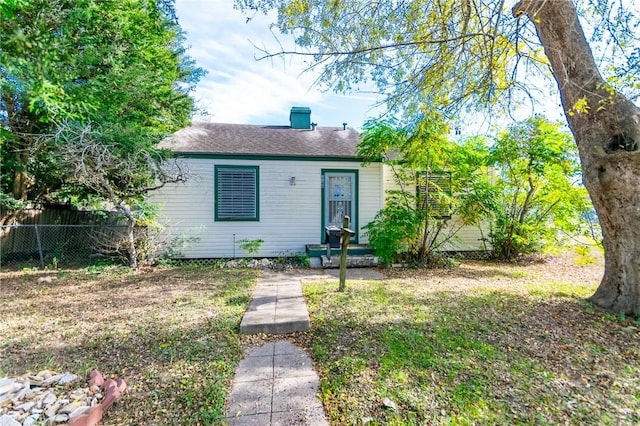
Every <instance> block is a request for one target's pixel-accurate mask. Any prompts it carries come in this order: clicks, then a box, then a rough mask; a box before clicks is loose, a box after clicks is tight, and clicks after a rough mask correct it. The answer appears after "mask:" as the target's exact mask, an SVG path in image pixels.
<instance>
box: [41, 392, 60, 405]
mask: <svg viewBox="0 0 640 426" xmlns="http://www.w3.org/2000/svg"><path fill="white" fill-rule="evenodd" d="M56 399H58V398H56V396H55V395H54V394H53V392H47V393H46V394H44V399H43V400H42V403H43V404H44V405H51V404H53V403H54V402H56Z"/></svg>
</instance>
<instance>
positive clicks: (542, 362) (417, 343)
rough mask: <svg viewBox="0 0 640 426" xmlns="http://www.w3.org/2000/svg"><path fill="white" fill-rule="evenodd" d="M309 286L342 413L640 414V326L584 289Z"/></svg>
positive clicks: (318, 348)
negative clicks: (580, 294)
mask: <svg viewBox="0 0 640 426" xmlns="http://www.w3.org/2000/svg"><path fill="white" fill-rule="evenodd" d="M305 295H306V296H307V298H308V299H309V306H310V316H311V321H312V329H311V332H310V334H309V335H308V336H306V338H305V339H306V341H305V344H307V345H308V346H309V347H310V348H312V351H313V353H314V358H315V360H316V365H317V368H318V369H319V370H320V373H321V377H322V383H323V400H324V402H325V405H326V407H327V408H328V411H329V414H330V416H331V418H332V420H333V421H335V422H337V423H345V424H355V423H357V422H360V421H361V419H362V418H367V417H371V418H373V419H375V421H378V422H380V423H382V424H388V423H393V422H400V423H403V424H440V423H451V422H460V421H462V422H463V423H464V422H472V423H473V422H479V423H499V424H513V423H527V424H529V423H531V424H532V423H552V424H555V423H565V422H569V423H575V424H578V423H579V424H637V423H638V422H640V369H639V366H640V329H639V328H638V324H637V323H635V322H633V321H632V320H631V319H620V318H616V317H615V316H611V315H608V314H606V313H604V312H601V311H598V310H595V309H593V308H592V307H591V306H590V305H589V304H588V303H586V302H584V301H582V300H579V299H577V298H569V297H552V296H545V297H538V296H530V295H522V294H515V293H512V292H508V291H502V290H499V291H482V290H477V291H476V292H473V294H469V293H462V292H451V291H434V290H433V289H431V290H430V291H428V292H421V291H419V290H417V289H416V288H415V287H410V288H401V287H399V286H398V285H397V284H396V285H394V284H390V283H389V282H387V285H386V286H385V284H384V283H382V284H378V283H376V284H372V283H363V284H352V285H351V286H350V287H349V290H348V291H347V292H346V293H337V292H335V290H334V288H333V283H331V288H330V289H329V287H328V285H327V286H326V288H325V289H323V288H322V286H312V287H310V288H308V289H305ZM384 397H389V398H391V399H392V400H393V401H394V402H395V403H396V404H397V405H398V410H397V411H393V410H389V409H386V408H385V407H384V406H383V404H381V403H380V401H381V399H382V398H384Z"/></svg>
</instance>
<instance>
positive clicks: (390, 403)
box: [382, 398, 398, 411]
mask: <svg viewBox="0 0 640 426" xmlns="http://www.w3.org/2000/svg"><path fill="white" fill-rule="evenodd" d="M382 405H384V407H385V408H389V409H391V410H393V411H396V410H397V409H398V407H396V404H395V402H393V401H392V400H390V399H389V398H385V399H383V400H382Z"/></svg>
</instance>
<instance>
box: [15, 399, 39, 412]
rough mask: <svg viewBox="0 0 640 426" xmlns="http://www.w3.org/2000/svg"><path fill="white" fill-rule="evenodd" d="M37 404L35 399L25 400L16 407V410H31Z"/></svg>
mask: <svg viewBox="0 0 640 426" xmlns="http://www.w3.org/2000/svg"><path fill="white" fill-rule="evenodd" d="M35 405H36V403H35V402H33V401H28V402H25V403H24V404H20V405H18V406H17V407H16V410H18V411H29V410H31V409H32V408H33V407H34V406H35Z"/></svg>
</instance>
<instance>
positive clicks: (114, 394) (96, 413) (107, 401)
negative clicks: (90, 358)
mask: <svg viewBox="0 0 640 426" xmlns="http://www.w3.org/2000/svg"><path fill="white" fill-rule="evenodd" d="M89 377H90V379H89V385H90V386H94V385H95V386H98V387H100V388H102V389H103V391H104V398H103V399H102V402H101V403H100V404H98V405H96V406H94V407H91V408H90V409H89V411H87V412H86V413H85V414H82V415H81V416H78V417H76V418H75V419H73V420H71V421H70V422H69V423H68V424H67V426H95V425H96V424H98V422H99V421H100V420H102V415H103V414H104V412H105V411H106V410H107V409H108V408H109V407H111V406H112V405H113V403H114V402H115V400H116V399H118V398H120V395H122V393H123V392H124V390H125V389H126V388H127V383H126V382H125V381H124V380H122V379H116V380H113V379H107V380H105V379H104V376H103V375H102V373H100V372H99V371H98V370H93V371H92V372H91V373H89ZM62 426H64V425H62Z"/></svg>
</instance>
